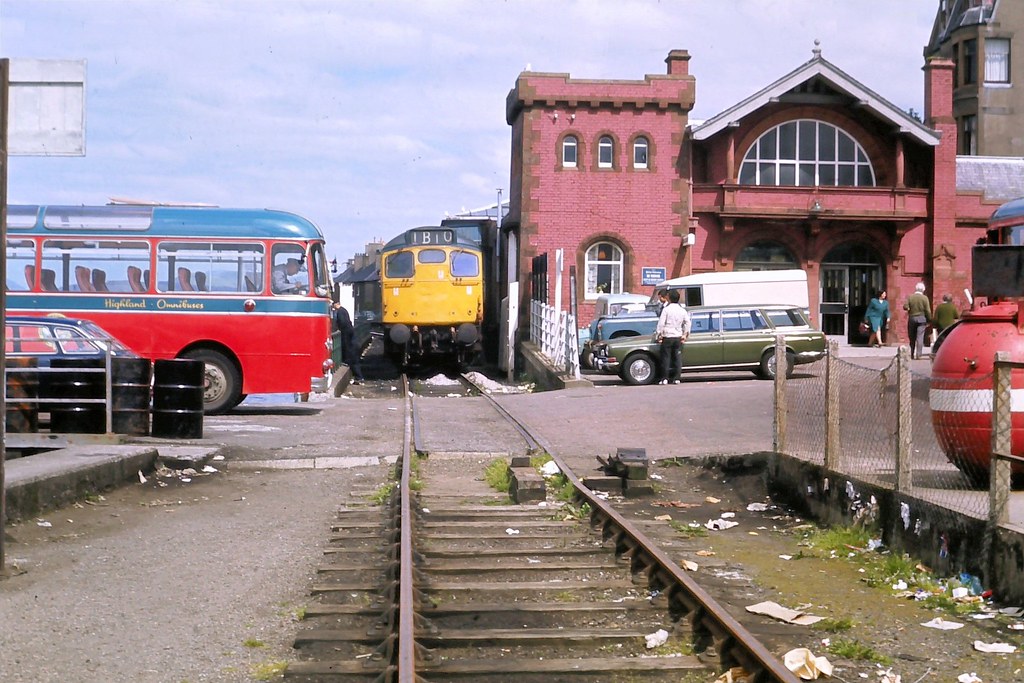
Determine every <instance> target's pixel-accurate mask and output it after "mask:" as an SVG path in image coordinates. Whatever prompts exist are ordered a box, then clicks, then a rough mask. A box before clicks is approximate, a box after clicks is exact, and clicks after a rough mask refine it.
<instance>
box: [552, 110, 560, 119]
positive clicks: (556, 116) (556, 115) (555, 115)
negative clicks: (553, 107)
mask: <svg viewBox="0 0 1024 683" xmlns="http://www.w3.org/2000/svg"><path fill="white" fill-rule="evenodd" d="M551 120H552V121H557V120H558V112H557V111H556V112H555V113H554V114H552V115H551Z"/></svg>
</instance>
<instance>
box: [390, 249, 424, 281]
mask: <svg viewBox="0 0 1024 683" xmlns="http://www.w3.org/2000/svg"><path fill="white" fill-rule="evenodd" d="M415 271H416V268H415V264H414V263H413V258H412V252H411V251H399V252H396V253H394V254H388V257H387V258H386V259H385V260H384V277H412V276H413V274H414V273H415Z"/></svg>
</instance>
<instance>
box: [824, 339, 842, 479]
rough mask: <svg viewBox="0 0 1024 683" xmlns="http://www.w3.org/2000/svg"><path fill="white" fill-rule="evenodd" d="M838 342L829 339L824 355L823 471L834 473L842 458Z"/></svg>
mask: <svg viewBox="0 0 1024 683" xmlns="http://www.w3.org/2000/svg"><path fill="white" fill-rule="evenodd" d="M838 361H839V342H837V341H836V340H834V339H830V340H829V342H828V353H826V354H825V469H826V470H830V471H833V472H836V471H838V470H839V461H840V459H841V458H842V446H841V443H842V442H841V441H840V439H839V363H838Z"/></svg>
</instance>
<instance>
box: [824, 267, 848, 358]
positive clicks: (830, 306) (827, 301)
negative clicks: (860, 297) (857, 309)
mask: <svg viewBox="0 0 1024 683" xmlns="http://www.w3.org/2000/svg"><path fill="white" fill-rule="evenodd" d="M849 290H850V269H849V268H848V267H847V266H822V268H821V299H820V301H821V305H820V308H819V313H820V316H821V331H822V332H824V333H825V334H826V335H827V336H829V337H837V338H838V339H839V341H840V342H845V341H846V339H847V330H848V329H849V327H848V322H849V309H850V307H849V305H848V303H847V301H848V300H847V296H848V294H849Z"/></svg>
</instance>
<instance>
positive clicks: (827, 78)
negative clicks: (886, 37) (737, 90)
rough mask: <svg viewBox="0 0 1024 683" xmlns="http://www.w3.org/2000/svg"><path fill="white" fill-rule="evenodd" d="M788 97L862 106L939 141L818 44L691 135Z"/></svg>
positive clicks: (711, 131) (702, 136)
mask: <svg viewBox="0 0 1024 683" xmlns="http://www.w3.org/2000/svg"><path fill="white" fill-rule="evenodd" d="M787 100H788V101H793V102H800V103H806V102H808V101H822V102H826V101H828V100H831V101H832V102H844V103H846V104H848V105H849V106H855V107H862V108H865V109H867V110H868V111H870V112H872V113H873V114H874V115H875V116H877V117H878V118H880V119H882V120H883V121H888V122H889V123H890V124H891V125H892V126H893V127H895V128H896V129H898V130H899V132H900V133H905V134H907V135H910V136H911V137H913V138H915V139H916V140H918V141H920V142H921V143H922V144H925V145H931V146H933V147H934V146H936V145H938V144H939V134H938V133H937V132H936V131H934V130H932V129H931V128H928V127H927V126H925V125H924V124H922V123H921V122H920V121H917V120H916V119H914V118H913V117H911V116H910V115H909V114H906V113H904V112H903V111H901V110H900V109H899V108H898V107H896V106H894V105H893V104H892V103H891V102H889V101H888V100H886V99H885V98H884V97H882V96H881V95H879V94H878V93H876V92H875V91H873V90H871V89H870V88H867V87H865V86H864V85H863V84H862V83H860V82H859V81H857V80H855V79H854V78H852V77H851V76H850V75H849V74H847V73H846V72H844V71H843V70H841V69H839V68H838V67H836V66H835V65H834V64H832V63H831V62H829V61H828V60H827V59H825V58H824V57H822V56H821V50H820V49H818V48H815V49H814V57H813V58H812V59H811V60H810V61H808V62H805V63H804V64H803V65H801V66H800V67H798V68H796V69H795V70H793V71H791V72H790V73H788V74H786V75H785V76H783V77H782V78H780V79H779V80H777V81H775V82H774V83H772V84H771V85H769V86H768V87H767V88H764V89H763V90H761V91H759V92H756V93H754V94H753V95H751V96H750V97H748V98H747V99H745V100H743V101H742V102H740V103H738V104H736V105H735V106H733V107H730V108H729V109H726V110H725V111H723V112H722V113H720V114H717V115H716V116H713V117H712V118H710V119H708V120H707V121H705V122H704V123H702V124H701V125H699V126H694V127H693V129H692V132H693V138H694V140H707V139H708V138H710V137H711V136H713V135H715V134H716V133H719V132H720V131H722V130H724V129H725V128H728V127H729V126H730V125H732V124H733V123H735V122H739V121H741V120H742V119H743V118H745V117H746V116H749V115H750V114H752V113H754V112H755V111H757V110H758V109H760V108H761V107H764V106H766V105H768V104H772V103H775V102H786V101H787Z"/></svg>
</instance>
